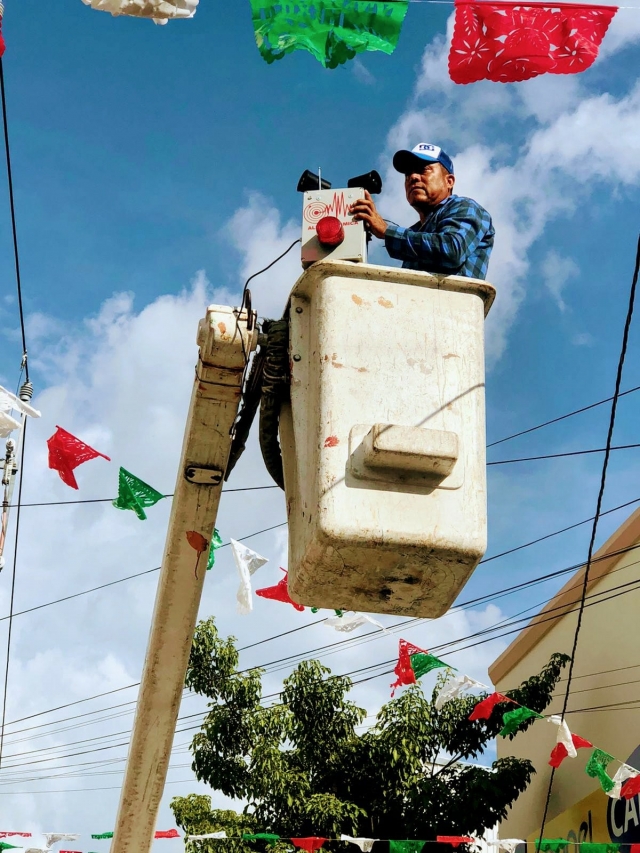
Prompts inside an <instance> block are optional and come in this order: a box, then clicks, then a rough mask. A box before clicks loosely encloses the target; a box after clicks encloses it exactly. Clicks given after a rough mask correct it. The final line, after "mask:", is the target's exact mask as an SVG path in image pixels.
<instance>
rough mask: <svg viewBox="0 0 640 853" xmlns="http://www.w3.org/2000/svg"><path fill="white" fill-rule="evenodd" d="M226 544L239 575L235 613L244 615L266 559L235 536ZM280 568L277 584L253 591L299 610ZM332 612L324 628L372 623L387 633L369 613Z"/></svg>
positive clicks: (249, 609)
mask: <svg viewBox="0 0 640 853" xmlns="http://www.w3.org/2000/svg"><path fill="white" fill-rule="evenodd" d="M229 544H230V545H231V553H232V554H233V561H234V563H235V564H236V568H237V570H238V575H239V577H240V585H239V587H238V591H237V593H236V601H237V607H236V609H237V612H238V613H240V614H241V615H243V616H246V615H247V614H249V613H251V612H252V610H253V588H252V581H251V579H252V577H253V575H254V574H255V573H256V572H257V571H258V569H261V568H262V566H264V565H265V564H266V563H268V562H269V560H268V559H267V558H266V557H262V556H261V555H260V554H258V553H257V552H256V551H253V550H252V549H251V548H248V547H247V546H246V545H243V544H242V543H241V542H238V541H236V540H235V539H231V540H230V541H229ZM212 551H213V549H212ZM280 571H281V572H283V573H284V576H283V577H281V578H280V580H279V581H278V582H277V583H276V584H274V585H273V586H265V587H262V588H261V589H256V591H255V594H256V595H258V596H260V598H267V599H270V600H272V601H279V602H281V603H283V604H290V605H291V606H292V607H294V608H295V609H296V610H298V611H300V612H302V611H303V610H304V609H305V608H304V606H303V605H302V604H298V603H297V602H296V601H294V600H293V599H292V598H291V596H290V595H289V573H288V572H287V570H286V569H283V568H281V569H280ZM311 612H312V613H317V612H318V608H317V607H312V608H311ZM334 613H335V616H331V617H329V618H328V619H325V620H324V624H325V626H326V627H327V628H334V629H335V630H336V631H342V632H345V633H350V632H351V631H355V630H356V629H357V628H360V627H362V626H363V625H374V626H375V627H376V628H379V629H380V630H381V631H384V632H385V633H388V631H387V629H386V628H385V627H384V625H382V624H381V623H380V622H378V620H377V619H374V618H373V616H369V614H368V613H356V612H347V611H346V610H335V611H334Z"/></svg>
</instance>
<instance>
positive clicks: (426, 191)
mask: <svg viewBox="0 0 640 853" xmlns="http://www.w3.org/2000/svg"><path fill="white" fill-rule="evenodd" d="M413 169H414V171H412V172H409V173H408V174H406V175H405V178H404V189H405V192H406V194H407V201H408V202H409V204H410V205H411V206H412V207H415V208H416V209H418V210H419V209H420V208H423V207H425V206H427V207H431V206H433V205H436V204H439V203H440V202H441V201H443V200H444V199H445V198H447V197H448V196H449V195H450V194H451V190H452V189H453V185H454V183H455V178H454V177H453V175H450V174H449V172H447V170H446V169H445V168H444V166H443V165H442V164H441V163H424V162H423V163H421V162H420V160H417V159H416V161H415V163H414V165H413Z"/></svg>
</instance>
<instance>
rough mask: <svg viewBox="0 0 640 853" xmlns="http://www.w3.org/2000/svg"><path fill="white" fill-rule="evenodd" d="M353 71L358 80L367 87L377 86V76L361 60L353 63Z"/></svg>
mask: <svg viewBox="0 0 640 853" xmlns="http://www.w3.org/2000/svg"><path fill="white" fill-rule="evenodd" d="M351 70H352V71H353V76H354V77H355V78H356V80H359V81H360V82H361V83H364V84H365V86H375V84H376V78H375V76H374V75H373V74H372V73H371V72H370V71H369V69H368V68H367V67H366V65H365V64H364V62H362V60H361V59H358V57H356V58H355V59H354V60H353V61H352V62H351Z"/></svg>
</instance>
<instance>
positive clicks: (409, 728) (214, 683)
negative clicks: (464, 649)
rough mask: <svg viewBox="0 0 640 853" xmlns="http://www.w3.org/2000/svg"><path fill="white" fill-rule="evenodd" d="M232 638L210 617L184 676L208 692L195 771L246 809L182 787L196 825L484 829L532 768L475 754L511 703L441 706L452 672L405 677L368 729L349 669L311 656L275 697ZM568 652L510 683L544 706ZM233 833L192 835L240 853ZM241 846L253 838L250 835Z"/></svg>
mask: <svg viewBox="0 0 640 853" xmlns="http://www.w3.org/2000/svg"><path fill="white" fill-rule="evenodd" d="M234 643H235V641H234V639H233V638H228V639H226V640H223V639H221V638H220V637H219V636H218V632H217V630H216V627H215V624H214V622H213V620H212V619H209V620H207V621H204V622H201V623H199V625H198V627H197V629H196V634H195V638H194V642H193V648H192V651H191V658H190V662H189V668H188V671H187V678H186V685H187V687H189V688H191V689H192V690H194V691H195V692H196V693H199V694H201V695H203V696H206V697H208V698H209V699H210V704H209V712H208V714H207V716H206V718H205V721H204V723H203V726H202V729H201V731H200V732H198V734H196V735H195V737H194V739H193V743H192V747H191V749H192V753H193V769H194V772H195V774H196V776H197V778H198V779H199V780H200V781H203V782H206V783H207V784H209V785H210V786H211V787H212V788H213V789H214V790H215V791H219V792H221V793H222V794H224V795H226V796H227V797H231V798H234V799H238V800H240V801H243V802H244V803H246V804H247V805H246V806H244V808H243V809H242V811H241V812H240V813H236V812H232V811H231V812H230V811H221V810H212V809H211V801H210V798H209V797H206V796H200V795H195V794H192V795H190V796H189V797H176V798H175V799H174V800H173V802H172V809H173V812H174V815H175V818H176V821H177V823H178V825H179V826H181V827H182V828H183V829H184V830H185V831H186V832H187V833H190V834H204V833H206V832H215V831H218V830H222V829H224V830H226V832H227V834H228V835H230V836H239V835H241V834H242V832H273V833H278V834H279V835H281V836H283V837H284V838H290V837H292V836H293V837H301V836H307V835H319V836H326V837H335V836H339V835H340V834H341V833H345V834H347V835H354V836H368V837H370V838H420V839H424V840H429V839H434V838H435V836H436V834H441V835H466V834H474V833H482V832H483V831H484V830H485V829H486V828H488V827H492V826H494V825H495V823H496V822H497V821H499V820H500V819H501V818H503V817H504V816H505V815H506V811H507V808H508V807H509V806H510V805H511V804H512V803H513V802H514V801H515V800H516V798H517V797H518V795H519V794H520V793H522V791H524V790H525V789H526V787H527V785H528V784H529V782H530V780H531V776H532V774H533V773H534V772H535V771H534V768H533V765H532V764H531V762H530V761H528V760H526V759H518V758H502V759H498V760H497V761H494V762H493V764H492V767H491V772H487V771H486V770H485V769H483V768H479V767H474V766H472V765H470V764H464V762H465V761H469V760H473V759H476V758H477V757H478V756H479V755H481V754H482V753H483V751H484V750H485V748H486V746H487V744H488V743H489V741H490V740H492V739H493V738H494V737H495V736H496V735H497V734H498V732H499V731H500V729H501V728H502V717H503V715H504V712H505V710H506V709H507V707H508V706H506V705H501V706H498V707H497V708H495V709H494V711H493V712H492V714H491V717H490V718H489V719H488V720H482V721H477V722H472V721H470V720H469V719H468V717H469V714H470V713H471V710H472V709H473V707H474V705H475V704H476V702H477V701H478V697H470V698H467V699H454V700H451V701H449V702H446V703H445V704H444V706H443V708H442V710H441V711H438V710H437V709H436V707H435V698H436V697H437V695H438V692H439V691H440V689H441V688H442V685H443V684H444V681H445V680H446V672H445V673H442V674H441V675H440V677H439V678H438V680H437V683H436V687H435V690H434V691H433V695H432V697H431V699H430V700H428V699H426V698H425V696H424V694H423V692H422V689H421V687H420V686H419V685H413V686H411V687H408V688H405V689H404V690H403V691H402V693H401V694H400V695H399V696H398V697H397V698H395V699H392V700H391V701H390V702H388V703H387V704H386V705H384V706H383V708H382V709H381V710H380V712H379V714H378V716H377V719H376V722H375V724H374V725H373V727H372V728H370V729H369V730H368V731H366V732H363V733H360V732H358V731H357V728H358V726H360V724H361V723H362V722H363V720H364V719H365V717H366V712H365V710H364V709H363V708H359V707H358V706H357V705H356V704H355V703H354V702H352V701H351V700H350V699H348V693H349V691H350V689H351V680H350V679H349V678H347V677H345V676H336V675H331V672H330V670H329V669H328V668H327V667H325V666H322V665H321V664H320V663H319V662H318V661H303V662H302V663H301V664H300V665H299V666H298V667H297V669H296V670H294V672H293V673H292V674H291V675H290V676H289V677H288V678H286V679H285V681H284V685H283V690H282V694H281V697H280V698H281V701H280V702H279V703H275V704H271V705H268V706H265V705H264V704H263V703H262V684H261V675H262V673H261V671H260V670H257V669H256V670H251V671H250V672H239V671H238V653H237V651H236V648H235V644H234ZM568 660H569V658H568V657H567V656H566V655H560V654H555V655H553V656H552V657H551V660H550V661H549V663H548V664H547V665H546V666H545V668H544V669H543V670H542V672H541V673H540V674H539V675H535V676H533V677H532V678H530V679H528V680H527V681H525V682H523V683H522V684H521V685H520V687H518V688H517V689H516V690H512V691H509V693H508V694H507V695H508V696H510V697H511V698H513V699H515V700H516V701H517V702H519V703H521V704H523V705H526V706H527V707H528V708H531V709H532V710H534V711H538V712H542V711H543V710H544V709H545V708H546V707H547V705H548V704H549V702H550V700H551V696H552V694H553V690H554V688H555V685H556V684H557V682H558V679H559V677H560V673H561V671H562V668H563V667H564V666H565V664H566V663H567V661H568ZM480 698H484V697H480ZM532 724H533V720H529V721H527V722H525V723H523V724H522V725H521V726H520V728H519V731H524V730H525V729H527V728H529V726H530V725H532ZM512 737H513V736H512ZM460 762H463V764H461V763H460ZM230 844H231V842H228V841H227V842H225V841H222V842H220V841H207V842H197V843H196V842H194V843H193V844H192V846H191V849H192V850H194V851H195V850H197V851H206V853H223V851H224V853H231V851H232V850H233V848H230V846H229V845H230ZM223 845H224V846H223ZM262 847H264V845H262ZM235 849H236V850H238V851H239V850H240V849H243V850H250V849H256V847H255V844H254V845H253V846H251V845H249V846H247V844H246V843H245V842H241V841H239V842H236V843H235ZM265 849H266V848H265ZM273 849H275V851H276V853H277V848H273Z"/></svg>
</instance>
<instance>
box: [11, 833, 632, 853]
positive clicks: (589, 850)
mask: <svg viewBox="0 0 640 853" xmlns="http://www.w3.org/2000/svg"><path fill="white" fill-rule="evenodd" d="M113 835H114V833H113V832H101V833H95V834H92V835H91V838H92V839H93V840H107V839H111V838H113ZM8 837H20V838H32V833H30V832H0V838H8ZM154 837H155V838H156V839H162V838H180V837H181V836H180V833H179V832H178V830H177V829H169V830H158V831H157V832H156V833H155V836H154ZM44 838H45V844H46V846H45V847H44V848H39V847H38V848H36V847H29V848H28V849H25V848H24V847H20V846H19V845H14V844H8V843H6V842H4V841H0V851H1V850H19V849H22V850H24V853H51V847H52V845H54V844H58V843H59V842H60V841H77V840H78V839H79V838H80V835H79V834H78V833H68V832H66V833H62V832H50V833H44ZM212 840H217V841H264V842H266V843H267V844H269V845H274V844H276V843H277V842H278V841H290V842H291V844H293V846H294V847H295V848H297V849H299V850H305V851H306V853H317V851H318V850H321V849H322V847H323V845H324V844H325V843H326V842H327V841H343V842H346V843H349V844H354V845H355V846H356V847H358V848H359V849H360V850H361V851H362V853H371V850H372V849H373V845H374V844H375V843H376V841H381V840H386V841H388V843H389V851H390V853H420V851H421V850H422V848H423V847H424V846H425V845H427V844H447V845H449V846H450V847H453V848H454V849H457V848H458V847H460V845H462V844H470V845H474V844H479V843H480V841H482V842H483V843H484V844H486V845H488V846H489V847H493V848H495V849H496V850H497V851H498V850H504V851H505V853H515V850H516V848H517V847H519V846H520V845H524V847H525V848H526V847H527V842H526V841H525V840H524V839H520V838H500V839H490V840H485V839H480V838H477V837H474V836H472V835H437V836H436V837H435V839H429V840H424V841H423V840H420V839H400V840H394V839H380V838H361V837H359V838H356V837H353V836H351V835H340V836H336V837H335V838H328V837H326V838H325V837H320V836H307V837H304V838H287V837H285V836H281V835H277V834H276V833H273V832H253V833H252V832H245V833H243V834H242V835H227V833H226V832H225V831H224V830H222V831H219V832H207V833H203V834H199V835H189V834H187V835H185V836H184V841H185V842H188V841H212ZM529 844H532V845H535V847H536V849H538V848H539V849H540V851H542V853H562V851H563V850H564V849H565V848H567V847H571V846H575V845H577V844H579V846H580V848H581V853H619V851H620V850H621V848H622V846H623V845H622V844H612V843H610V842H606V843H587V842H572V841H567V840H565V839H564V838H543V839H541V840H540V839H538V840H537V841H535V842H529ZM624 846H625V847H629V848H630V850H629V853H640V844H631V845H628V844H627V845H624ZM57 853H81V851H78V850H59V851H57Z"/></svg>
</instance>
